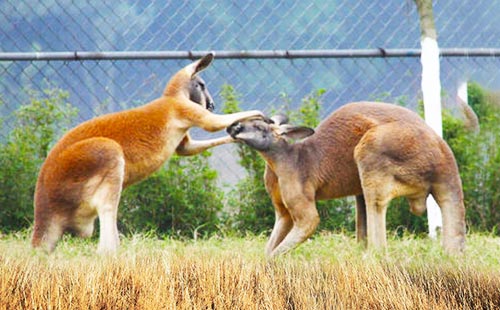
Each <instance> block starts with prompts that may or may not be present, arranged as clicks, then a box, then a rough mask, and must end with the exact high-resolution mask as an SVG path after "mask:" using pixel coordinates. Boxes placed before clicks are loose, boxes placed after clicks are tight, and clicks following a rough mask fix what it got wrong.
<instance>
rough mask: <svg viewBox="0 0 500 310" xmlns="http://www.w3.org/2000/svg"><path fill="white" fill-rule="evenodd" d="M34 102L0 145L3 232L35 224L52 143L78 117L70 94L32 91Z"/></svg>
mask: <svg viewBox="0 0 500 310" xmlns="http://www.w3.org/2000/svg"><path fill="white" fill-rule="evenodd" d="M29 96H30V102H29V103H27V104H26V105H22V106H21V107H20V108H19V109H18V110H17V111H15V112H14V115H13V116H14V121H13V129H12V130H11V131H10V133H8V135H7V137H6V140H5V142H4V144H3V145H0V206H2V207H1V208H0V229H1V230H3V231H10V230H19V229H23V228H27V227H29V226H30V225H31V224H32V222H33V193H34V190H35V184H36V180H37V176H38V171H39V169H40V166H41V164H42V162H43V160H44V159H45V157H46V156H47V152H48V150H49V148H50V146H51V143H53V141H55V139H56V138H57V137H59V136H60V135H61V134H62V132H63V131H64V130H65V128H67V127H68V126H69V124H70V122H71V120H72V119H73V117H74V116H75V115H76V113H77V110H76V109H75V108H74V107H72V106H71V104H69V103H68V102H67V100H68V97H69V95H68V93H67V92H65V91H62V90H60V89H57V88H54V89H47V90H44V91H43V92H42V93H39V92H35V91H29Z"/></svg>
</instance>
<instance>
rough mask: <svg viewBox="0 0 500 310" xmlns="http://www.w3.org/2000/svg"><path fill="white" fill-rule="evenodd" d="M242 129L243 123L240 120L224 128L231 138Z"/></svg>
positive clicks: (234, 137)
mask: <svg viewBox="0 0 500 310" xmlns="http://www.w3.org/2000/svg"><path fill="white" fill-rule="evenodd" d="M242 130H243V125H242V124H241V123H240V122H236V123H233V124H231V125H230V126H229V127H227V128H226V132H227V133H228V134H229V135H230V136H231V137H232V138H233V139H236V136H237V135H238V134H239V133H240V132H241V131H242Z"/></svg>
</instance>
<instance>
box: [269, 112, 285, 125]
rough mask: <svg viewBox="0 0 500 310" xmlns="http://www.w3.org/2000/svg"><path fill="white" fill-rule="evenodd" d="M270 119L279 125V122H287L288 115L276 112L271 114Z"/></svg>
mask: <svg viewBox="0 0 500 310" xmlns="http://www.w3.org/2000/svg"><path fill="white" fill-rule="evenodd" d="M271 120H273V122H274V123H275V124H276V125H281V124H286V123H288V117H287V116H286V115H285V114H276V115H273V116H272V117H271Z"/></svg>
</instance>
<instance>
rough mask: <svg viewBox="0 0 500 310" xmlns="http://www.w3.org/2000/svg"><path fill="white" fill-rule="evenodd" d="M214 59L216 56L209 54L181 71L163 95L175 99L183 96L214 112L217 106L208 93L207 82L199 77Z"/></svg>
mask: <svg viewBox="0 0 500 310" xmlns="http://www.w3.org/2000/svg"><path fill="white" fill-rule="evenodd" d="M213 59H214V54H213V53H209V54H207V55H205V56H203V57H202V58H201V59H199V60H197V61H195V62H193V63H191V64H189V65H187V66H186V67H184V68H183V69H181V70H179V72H177V73H176V74H175V75H174V76H173V77H172V78H171V79H170V81H169V82H168V84H167V87H166V88H165V91H164V92H163V95H164V96H173V97H178V96H182V97H184V98H187V99H189V100H190V101H193V102H195V103H197V104H199V105H201V106H202V107H204V108H206V109H208V110H209V111H213V110H214V108H215V105H214V101H213V99H212V96H211V95H210V92H209V91H208V88H207V86H206V84H205V81H203V79H202V78H201V77H200V76H199V75H198V73H200V72H201V71H203V70H205V69H206V68H207V67H208V66H209V65H210V64H211V63H212V60H213Z"/></svg>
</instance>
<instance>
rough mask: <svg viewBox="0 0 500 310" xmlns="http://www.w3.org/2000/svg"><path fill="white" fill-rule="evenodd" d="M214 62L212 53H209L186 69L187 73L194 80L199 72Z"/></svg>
mask: <svg viewBox="0 0 500 310" xmlns="http://www.w3.org/2000/svg"><path fill="white" fill-rule="evenodd" d="M212 60H214V53H209V54H206V55H205V56H203V57H202V58H200V59H198V60H197V61H195V62H193V63H192V64H190V65H189V66H188V67H187V70H188V73H189V74H190V75H191V78H194V77H195V76H196V75H197V74H198V73H199V72H201V71H203V70H205V69H206V68H207V67H208V66H210V64H211V63H212Z"/></svg>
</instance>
